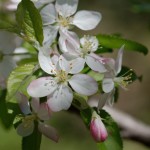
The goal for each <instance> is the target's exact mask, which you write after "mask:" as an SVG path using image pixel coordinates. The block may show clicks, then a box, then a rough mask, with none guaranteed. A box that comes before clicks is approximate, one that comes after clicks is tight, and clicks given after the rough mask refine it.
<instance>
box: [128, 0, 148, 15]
mask: <svg viewBox="0 0 150 150" xmlns="http://www.w3.org/2000/svg"><path fill="white" fill-rule="evenodd" d="M130 2H131V4H132V10H133V11H134V12H136V13H150V0H130Z"/></svg>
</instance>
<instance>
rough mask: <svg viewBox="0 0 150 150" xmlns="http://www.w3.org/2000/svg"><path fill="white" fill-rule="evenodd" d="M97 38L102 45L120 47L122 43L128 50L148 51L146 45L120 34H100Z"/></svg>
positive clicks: (144, 52) (145, 52)
mask: <svg viewBox="0 0 150 150" xmlns="http://www.w3.org/2000/svg"><path fill="white" fill-rule="evenodd" d="M97 39H98V40H99V43H100V45H101V46H102V47H106V48H110V49H114V48H118V49H119V48H120V47H121V46H122V45H125V49H126V50H130V51H137V52H140V53H143V54H145V55H146V54H147V53H148V49H147V47H145V46H144V45H142V44H140V43H137V42H135V41H131V40H127V39H123V38H120V37H118V36H114V35H104V34H99V35H97Z"/></svg>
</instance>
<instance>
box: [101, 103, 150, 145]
mask: <svg viewBox="0 0 150 150" xmlns="http://www.w3.org/2000/svg"><path fill="white" fill-rule="evenodd" d="M104 109H105V110H106V111H107V112H108V113H110V114H111V116H112V117H113V118H114V120H115V121H116V122H117V123H118V125H119V127H120V129H121V135H122V137H123V138H128V139H132V140H135V141H138V142H140V143H142V144H144V145H146V146H148V147H150V125H146V124H144V123H143V122H141V121H139V120H137V119H135V118H133V117H132V116H130V115H128V114H126V113H124V112H122V111H120V110H116V109H114V108H111V107H108V106H106V107H104Z"/></svg>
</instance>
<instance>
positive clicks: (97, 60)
mask: <svg viewBox="0 0 150 150" xmlns="http://www.w3.org/2000/svg"><path fill="white" fill-rule="evenodd" d="M86 63H87V65H88V66H89V67H90V68H91V69H92V70H94V71H98V72H100V73H104V72H106V71H107V70H106V68H105V66H104V64H103V59H102V58H101V57H99V56H98V55H96V54H94V53H91V54H89V55H87V56H86Z"/></svg>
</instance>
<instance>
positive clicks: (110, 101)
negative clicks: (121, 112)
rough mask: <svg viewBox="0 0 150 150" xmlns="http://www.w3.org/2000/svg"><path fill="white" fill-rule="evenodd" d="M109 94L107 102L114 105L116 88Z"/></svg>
mask: <svg viewBox="0 0 150 150" xmlns="http://www.w3.org/2000/svg"><path fill="white" fill-rule="evenodd" d="M107 94H108V96H107V104H108V105H109V106H111V107H112V106H113V104H114V94H115V88H114V89H113V90H112V91H111V92H109V93H107Z"/></svg>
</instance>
